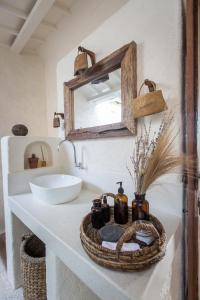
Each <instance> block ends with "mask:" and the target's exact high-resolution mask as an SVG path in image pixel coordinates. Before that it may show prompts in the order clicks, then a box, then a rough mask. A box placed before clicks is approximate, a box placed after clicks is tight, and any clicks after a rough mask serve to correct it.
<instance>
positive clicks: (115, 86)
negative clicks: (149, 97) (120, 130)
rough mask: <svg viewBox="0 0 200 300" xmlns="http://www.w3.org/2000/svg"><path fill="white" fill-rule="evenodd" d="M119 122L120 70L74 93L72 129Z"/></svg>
mask: <svg viewBox="0 0 200 300" xmlns="http://www.w3.org/2000/svg"><path fill="white" fill-rule="evenodd" d="M118 122H121V70H120V69H118V70H115V71H114V72H112V73H109V74H106V75H104V76H102V77H100V78H98V79H96V80H93V81H92V82H90V83H88V84H86V85H84V86H82V87H80V88H78V89H76V90H75V91H74V129H82V128H88V127H95V126H102V125H108V124H114V123H118Z"/></svg>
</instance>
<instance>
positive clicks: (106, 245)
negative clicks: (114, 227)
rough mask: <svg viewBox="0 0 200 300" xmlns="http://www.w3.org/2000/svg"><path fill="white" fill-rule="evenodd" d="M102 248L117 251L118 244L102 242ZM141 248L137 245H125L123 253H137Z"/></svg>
mask: <svg viewBox="0 0 200 300" xmlns="http://www.w3.org/2000/svg"><path fill="white" fill-rule="evenodd" d="M102 247H104V248H107V249H110V250H116V247H117V243H112V242H105V241H103V242H102ZM139 249H140V246H139V245H138V244H137V243H124V244H123V246H122V249H121V251H122V252H126V251H136V250H139Z"/></svg>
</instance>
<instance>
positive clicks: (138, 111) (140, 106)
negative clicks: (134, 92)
mask: <svg viewBox="0 0 200 300" xmlns="http://www.w3.org/2000/svg"><path fill="white" fill-rule="evenodd" d="M144 85H146V86H147V87H148V89H149V92H148V93H146V94H144V95H142V96H140V92H141V89H142V87H143V86H144ZM166 109H167V104H166V102H165V100H164V98H163V94H162V91H161V90H156V84H155V82H154V81H151V80H149V79H145V80H144V82H143V83H142V85H141V87H140V89H139V93H138V97H136V98H135V99H134V100H133V116H134V118H136V119H137V118H140V117H145V116H149V115H153V114H156V113H159V112H162V111H164V110H166Z"/></svg>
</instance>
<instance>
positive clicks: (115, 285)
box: [9, 189, 181, 300]
mask: <svg viewBox="0 0 200 300" xmlns="http://www.w3.org/2000/svg"><path fill="white" fill-rule="evenodd" d="M96 196H97V194H95V193H94V192H92V191H90V190H86V189H84V190H82V191H81V194H80V196H79V198H77V199H76V200H74V201H73V202H69V203H65V204H60V205H55V206H50V205H49V204H46V203H44V202H42V201H38V200H35V199H34V198H33V196H32V194H30V193H29V194H20V195H15V196H10V197H9V207H10V209H11V211H12V212H13V213H14V214H15V215H16V216H17V218H19V219H20V220H21V222H22V223H24V224H25V225H26V226H27V227H28V228H29V229H30V230H31V231H32V232H34V233H35V234H36V235H37V236H38V237H39V238H40V239H41V240H42V241H43V242H44V243H45V244H46V246H47V247H48V248H49V249H51V251H52V252H53V253H54V255H55V256H56V257H58V258H59V259H60V260H61V261H62V262H63V263H64V264H65V265H66V266H67V267H68V268H69V269H70V270H71V271H72V272H73V273H74V274H75V275H76V276H77V277H78V278H79V279H80V280H81V281H82V282H83V283H84V284H85V285H86V286H88V287H89V288H90V289H91V290H92V291H93V292H94V293H95V294H96V295H97V296H98V297H99V298H100V299H103V300H104V299H105V300H110V299H115V300H130V299H132V300H140V299H148V300H151V299H154V300H155V299H161V298H160V295H161V294H163V293H166V287H167V286H169V281H170V280H171V279H170V278H169V276H170V273H172V272H173V270H172V268H173V261H174V257H175V254H176V250H177V249H178V245H179V243H180V241H181V220H180V218H179V217H178V216H176V215H172V214H167V213H166V212H162V211H155V210H153V211H151V213H152V214H154V215H155V216H157V217H158V218H159V219H160V221H161V222H162V223H163V225H164V227H165V230H166V234H167V251H166V255H165V257H164V258H163V260H161V261H160V262H159V263H157V264H155V265H153V266H152V267H151V268H149V269H148V270H145V271H140V272H131V273H125V272H119V271H113V270H109V269H106V268H103V267H101V266H99V265H97V264H95V262H93V261H92V260H91V259H90V258H89V257H88V256H87V254H86V253H85V252H84V249H83V248H82V245H81V241H80V224H81V221H82V219H83V217H84V216H85V215H86V214H87V213H88V212H89V211H90V208H91V201H92V200H93V199H94V198H95V197H96ZM47 268H48V266H47ZM169 288H170V287H169Z"/></svg>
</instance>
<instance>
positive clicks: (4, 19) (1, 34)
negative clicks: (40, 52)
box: [0, 0, 75, 54]
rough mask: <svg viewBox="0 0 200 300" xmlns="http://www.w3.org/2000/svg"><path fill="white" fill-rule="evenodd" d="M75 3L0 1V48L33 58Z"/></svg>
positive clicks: (58, 1) (71, 1)
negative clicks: (31, 55) (26, 54)
mask: <svg viewBox="0 0 200 300" xmlns="http://www.w3.org/2000/svg"><path fill="white" fill-rule="evenodd" d="M74 2H75V0H15V1H13V0H0V46H3V47H7V48H10V49H11V50H12V51H14V52H16V53H22V52H24V53H25V52H27V53H29V52H30V53H31V54H34V53H35V52H36V49H37V48H38V47H39V46H41V45H42V44H43V43H44V42H45V40H46V38H47V36H49V35H50V34H51V33H52V32H54V31H55V30H57V25H58V23H59V22H60V21H61V19H63V18H67V17H69V15H70V14H71V8H72V5H73V4H74Z"/></svg>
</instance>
